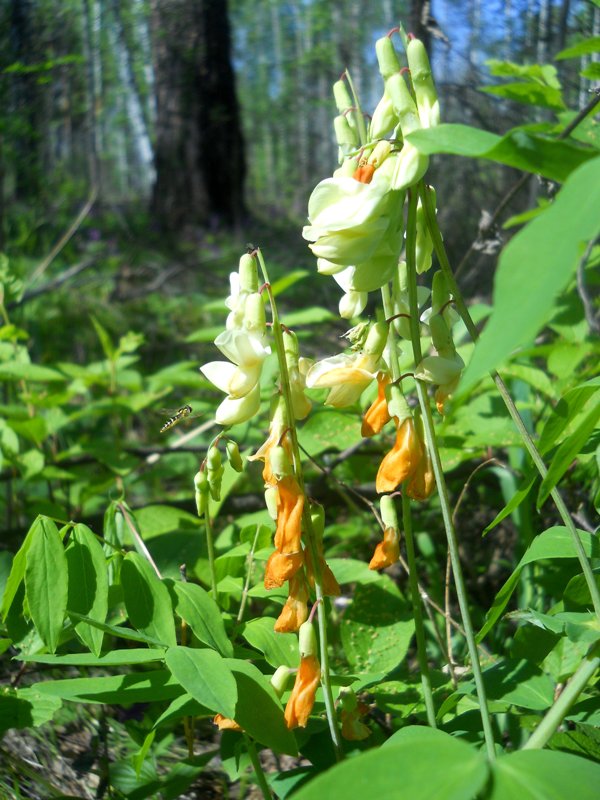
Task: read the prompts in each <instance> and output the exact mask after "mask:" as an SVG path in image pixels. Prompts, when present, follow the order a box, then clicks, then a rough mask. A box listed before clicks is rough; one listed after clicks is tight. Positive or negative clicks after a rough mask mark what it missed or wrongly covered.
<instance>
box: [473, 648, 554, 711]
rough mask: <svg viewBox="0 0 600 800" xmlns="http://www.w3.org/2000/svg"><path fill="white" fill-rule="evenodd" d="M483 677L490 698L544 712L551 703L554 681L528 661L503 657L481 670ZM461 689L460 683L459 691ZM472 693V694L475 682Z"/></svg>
mask: <svg viewBox="0 0 600 800" xmlns="http://www.w3.org/2000/svg"><path fill="white" fill-rule="evenodd" d="M483 680H484V683H485V687H486V690H487V691H488V693H489V697H490V699H491V700H500V701H502V702H504V703H511V704H512V705H516V706H520V707H521V708H528V709H531V710H534V711H545V709H547V708H550V706H551V705H552V703H553V702H554V682H553V681H552V679H551V678H550V676H549V675H546V674H544V673H543V672H542V670H541V669H539V668H538V667H536V666H535V665H534V664H530V663H529V662H528V661H517V660H514V659H506V660H504V661H503V662H502V663H500V664H495V665H494V666H493V667H490V668H489V669H486V670H484V673H483ZM464 688H465V686H463V685H461V687H460V691H463V690H464ZM471 692H472V693H473V694H474V693H475V684H472V689H471Z"/></svg>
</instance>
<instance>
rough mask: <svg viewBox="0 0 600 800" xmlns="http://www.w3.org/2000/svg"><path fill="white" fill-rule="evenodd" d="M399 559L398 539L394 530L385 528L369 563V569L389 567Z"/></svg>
mask: <svg viewBox="0 0 600 800" xmlns="http://www.w3.org/2000/svg"><path fill="white" fill-rule="evenodd" d="M399 558H400V538H399V536H398V531H397V530H396V529H395V528H386V529H385V531H384V533H383V540H382V541H381V542H379V544H378V545H377V547H376V548H375V552H374V553H373V558H372V559H371V560H370V562H369V569H384V568H385V567H391V566H392V564H395V563H396V562H397V561H398V559H399Z"/></svg>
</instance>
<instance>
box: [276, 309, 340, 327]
mask: <svg viewBox="0 0 600 800" xmlns="http://www.w3.org/2000/svg"><path fill="white" fill-rule="evenodd" d="M334 319H337V317H336V316H335V314H332V313H331V311H329V310H328V309H326V308H321V307H320V306H310V307H309V308H303V309H301V310H300V311H290V312H289V313H286V314H284V315H283V317H282V322H284V323H285V325H286V326H287V327H288V328H297V327H299V326H300V325H319V324H320V323H322V322H330V321H331V320H334Z"/></svg>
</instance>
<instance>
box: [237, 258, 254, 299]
mask: <svg viewBox="0 0 600 800" xmlns="http://www.w3.org/2000/svg"><path fill="white" fill-rule="evenodd" d="M238 271H239V275H240V292H257V291H258V270H257V266H256V258H255V257H254V256H251V255H250V254H249V253H244V255H243V256H242V257H241V258H240V266H239V270H238Z"/></svg>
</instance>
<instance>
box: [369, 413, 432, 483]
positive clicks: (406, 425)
mask: <svg viewBox="0 0 600 800" xmlns="http://www.w3.org/2000/svg"><path fill="white" fill-rule="evenodd" d="M422 454H423V448H422V447H421V443H420V441H419V437H418V435H417V432H416V431H415V423H414V420H413V418H412V417H407V419H405V420H404V421H403V422H401V423H400V425H398V430H397V433H396V442H395V444H394V446H393V448H392V449H391V450H390V452H389V453H387V454H386V455H385V456H384V458H383V461H382V462H381V464H380V465H379V470H378V472H377V477H376V479H375V488H376V489H377V491H378V492H379V493H380V494H381V493H382V492H393V491H394V489H395V488H396V487H397V486H399V485H400V484H401V483H402V482H403V481H405V480H407V479H408V478H411V477H412V475H414V473H415V470H416V469H417V466H418V464H419V461H420V460H421V456H422Z"/></svg>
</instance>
